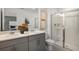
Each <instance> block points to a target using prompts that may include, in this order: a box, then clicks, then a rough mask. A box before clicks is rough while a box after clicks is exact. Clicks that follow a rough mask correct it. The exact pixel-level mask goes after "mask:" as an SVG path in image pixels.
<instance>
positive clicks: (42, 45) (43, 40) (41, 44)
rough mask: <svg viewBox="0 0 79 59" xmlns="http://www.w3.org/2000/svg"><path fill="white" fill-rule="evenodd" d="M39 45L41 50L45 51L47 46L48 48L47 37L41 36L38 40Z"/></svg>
mask: <svg viewBox="0 0 79 59" xmlns="http://www.w3.org/2000/svg"><path fill="white" fill-rule="evenodd" d="M38 42H39V43H38V46H39V49H38V50H39V51H45V48H46V46H45V37H41V38H39V40H38Z"/></svg>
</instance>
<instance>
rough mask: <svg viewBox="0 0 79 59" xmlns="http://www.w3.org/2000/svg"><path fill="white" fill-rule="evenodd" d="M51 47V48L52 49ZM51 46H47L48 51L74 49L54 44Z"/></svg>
mask: <svg viewBox="0 0 79 59" xmlns="http://www.w3.org/2000/svg"><path fill="white" fill-rule="evenodd" d="M50 48H51V49H50ZM50 48H48V47H47V48H46V50H47V51H72V50H70V49H67V48H62V47H60V46H57V45H52V46H51V47H50Z"/></svg>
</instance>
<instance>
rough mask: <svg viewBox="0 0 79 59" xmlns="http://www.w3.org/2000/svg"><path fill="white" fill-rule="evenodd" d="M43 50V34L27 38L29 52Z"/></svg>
mask: <svg viewBox="0 0 79 59" xmlns="http://www.w3.org/2000/svg"><path fill="white" fill-rule="evenodd" d="M44 50H45V34H44V33H42V34H37V35H32V36H30V37H29V51H44Z"/></svg>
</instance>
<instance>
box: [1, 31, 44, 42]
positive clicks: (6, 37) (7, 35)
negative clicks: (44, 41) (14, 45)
mask: <svg viewBox="0 0 79 59" xmlns="http://www.w3.org/2000/svg"><path fill="white" fill-rule="evenodd" d="M2 33H3V34H2ZM41 33H45V31H29V32H24V34H20V32H15V33H14V34H10V31H9V32H8V31H7V33H6V32H0V41H6V40H11V39H16V38H21V37H25V36H31V35H36V34H41Z"/></svg>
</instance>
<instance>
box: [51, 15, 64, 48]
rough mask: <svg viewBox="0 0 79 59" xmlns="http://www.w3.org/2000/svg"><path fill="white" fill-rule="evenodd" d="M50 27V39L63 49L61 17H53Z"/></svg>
mask: <svg viewBox="0 0 79 59" xmlns="http://www.w3.org/2000/svg"><path fill="white" fill-rule="evenodd" d="M51 24H52V26H51V32H52V33H51V37H52V40H54V41H55V44H57V45H59V46H61V47H63V16H61V15H53V16H52V23H51Z"/></svg>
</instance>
